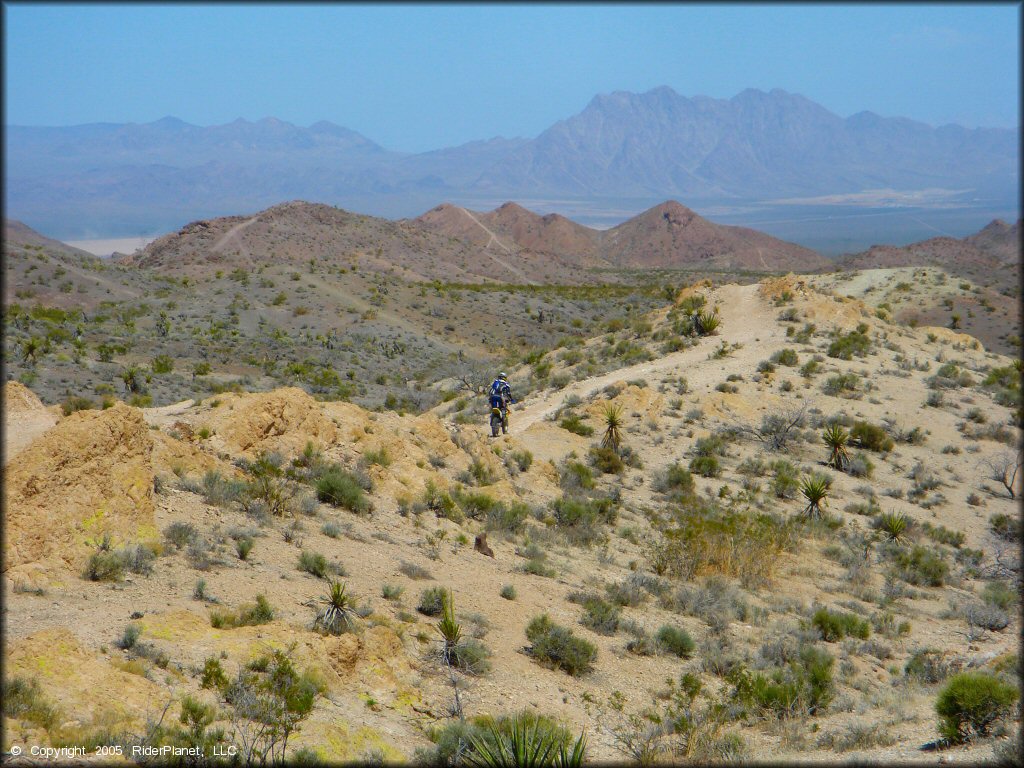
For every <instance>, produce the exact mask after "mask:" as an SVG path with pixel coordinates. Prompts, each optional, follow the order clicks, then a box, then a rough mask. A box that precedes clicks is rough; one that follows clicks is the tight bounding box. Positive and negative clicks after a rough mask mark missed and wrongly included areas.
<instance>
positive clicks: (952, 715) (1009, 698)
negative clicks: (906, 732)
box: [935, 672, 1019, 744]
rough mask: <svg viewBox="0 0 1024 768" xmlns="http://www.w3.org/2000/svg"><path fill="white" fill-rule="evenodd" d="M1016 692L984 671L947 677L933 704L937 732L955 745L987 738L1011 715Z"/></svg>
mask: <svg viewBox="0 0 1024 768" xmlns="http://www.w3.org/2000/svg"><path fill="white" fill-rule="evenodd" d="M1018 696H1019V692H1018V690H1017V688H1016V686H1014V685H1011V684H1009V683H1006V682H1003V681H1002V680H1000V679H999V678H998V677H995V676H994V675H990V674H986V673H984V672H963V673H961V674H959V675H955V676H954V677H952V678H950V680H949V682H947V683H946V686H945V687H944V688H943V689H942V692H941V693H940V694H939V698H938V700H937V701H936V702H935V711H936V712H937V713H938V714H939V718H940V723H939V732H940V733H941V734H942V735H943V737H945V738H946V739H948V740H949V741H951V742H953V743H954V744H961V743H963V742H965V741H970V740H971V739H973V738H974V737H976V736H985V735H987V734H988V733H989V732H990V731H991V729H992V726H993V725H995V724H996V723H997V722H998V721H999V720H1001V719H1003V718H1004V717H1007V716H1008V715H1010V713H1011V711H1012V708H1013V705H1014V703H1015V702H1016V701H1017V698H1018Z"/></svg>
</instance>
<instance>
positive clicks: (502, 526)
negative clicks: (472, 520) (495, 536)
mask: <svg viewBox="0 0 1024 768" xmlns="http://www.w3.org/2000/svg"><path fill="white" fill-rule="evenodd" d="M529 514H530V508H529V507H528V506H526V504H523V503H522V502H521V501H514V502H512V503H511V504H503V503H498V504H495V505H494V506H493V507H491V509H489V510H487V516H486V518H485V520H484V526H485V527H486V528H487V530H489V531H508V532H509V533H519V532H520V531H522V530H523V528H524V527H525V526H526V518H527V517H528V516H529Z"/></svg>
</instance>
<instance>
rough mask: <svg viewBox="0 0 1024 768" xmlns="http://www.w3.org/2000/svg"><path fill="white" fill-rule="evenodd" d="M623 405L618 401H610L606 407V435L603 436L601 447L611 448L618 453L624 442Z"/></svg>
mask: <svg viewBox="0 0 1024 768" xmlns="http://www.w3.org/2000/svg"><path fill="white" fill-rule="evenodd" d="M621 428H622V407H621V406H619V405H617V404H616V403H608V404H607V405H605V407H604V437H602V438H601V447H602V448H610V449H611V450H613V451H615V452H616V453H618V452H619V445H621V444H622V433H621V431H620V430H621Z"/></svg>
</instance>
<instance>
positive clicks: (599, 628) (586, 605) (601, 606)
mask: <svg viewBox="0 0 1024 768" xmlns="http://www.w3.org/2000/svg"><path fill="white" fill-rule="evenodd" d="M621 618H622V612H621V610H620V609H619V607H618V606H617V605H614V604H612V603H609V602H608V601H607V600H603V599H602V598H600V597H597V596H596V595H595V596H591V597H588V598H587V599H586V600H584V602H583V615H582V616H581V617H580V624H582V625H583V626H585V627H587V628H588V629H592V630H594V631H595V632H597V633H598V634H599V635H614V634H615V632H616V630H617V629H618V628H619V621H620V619H621Z"/></svg>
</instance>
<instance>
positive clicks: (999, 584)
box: [981, 581, 1018, 611]
mask: <svg viewBox="0 0 1024 768" xmlns="http://www.w3.org/2000/svg"><path fill="white" fill-rule="evenodd" d="M1017 597H1018V595H1017V591H1016V590H1015V589H1013V588H1012V587H1009V586H1008V585H1007V584H1006V582H1005V581H990V582H989V583H988V584H986V585H985V588H984V589H983V590H982V591H981V599H982V600H984V601H985V602H986V603H987V604H988V605H992V606H995V607H996V608H999V609H1000V610H1003V611H1009V610H1010V609H1011V608H1012V607H1013V606H1014V605H1015V604H1016V602H1017Z"/></svg>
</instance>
